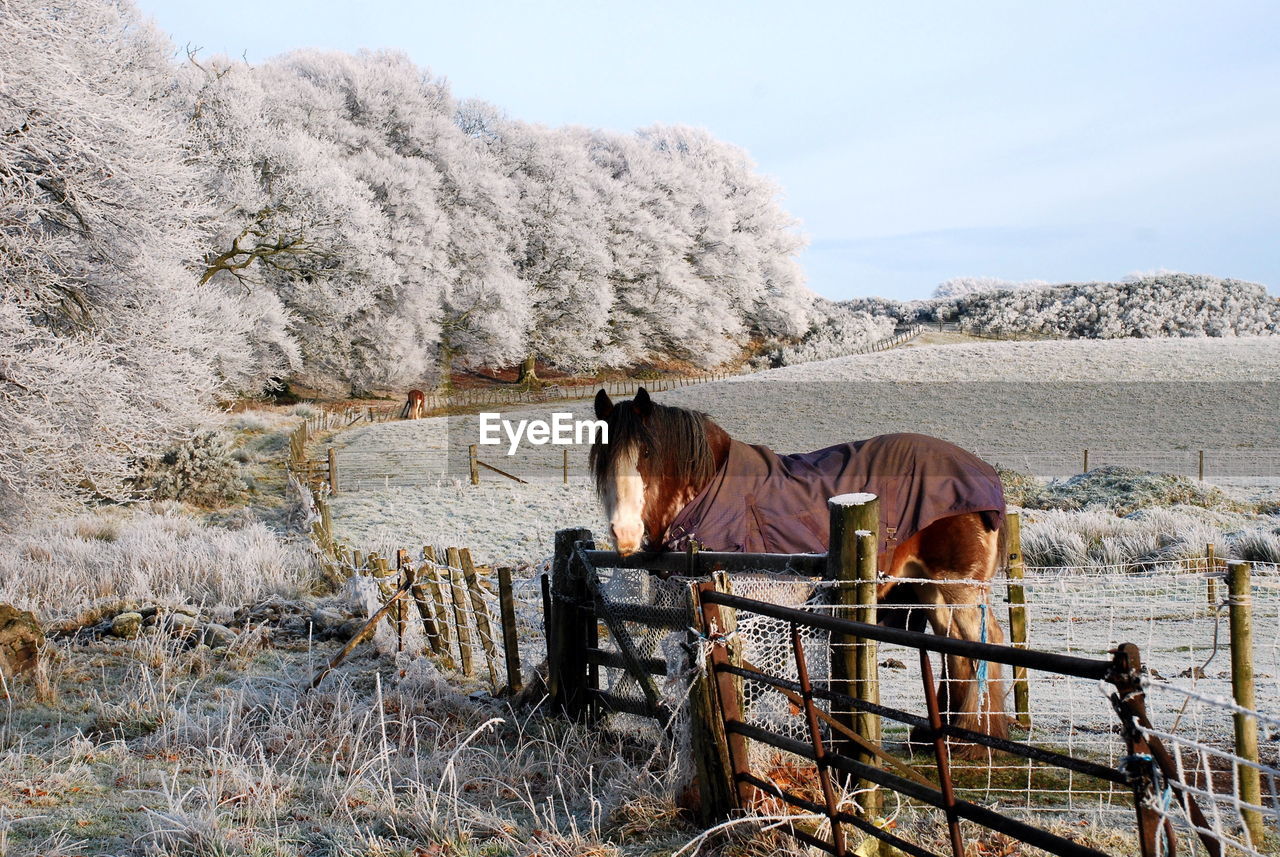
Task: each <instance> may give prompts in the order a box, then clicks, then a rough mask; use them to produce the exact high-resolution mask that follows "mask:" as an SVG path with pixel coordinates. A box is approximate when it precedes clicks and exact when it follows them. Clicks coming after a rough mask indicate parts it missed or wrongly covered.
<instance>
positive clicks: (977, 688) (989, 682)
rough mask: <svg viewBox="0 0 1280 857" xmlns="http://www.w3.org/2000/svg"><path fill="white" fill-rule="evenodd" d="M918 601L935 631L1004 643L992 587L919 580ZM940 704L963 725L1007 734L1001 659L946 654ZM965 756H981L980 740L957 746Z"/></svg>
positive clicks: (948, 716)
mask: <svg viewBox="0 0 1280 857" xmlns="http://www.w3.org/2000/svg"><path fill="white" fill-rule="evenodd" d="M917 592H918V594H919V597H920V601H921V602H922V603H923V604H925V605H926V606H927V608H928V615H929V623H930V624H931V625H932V626H933V632H934V633H935V634H940V635H943V636H947V637H952V638H954V639H957V640H970V641H972V642H984V643H992V644H995V645H1000V644H1002V643H1003V642H1004V632H1003V631H1002V630H1001V628H1000V623H999V622H997V621H996V619H995V616H994V615H993V613H992V610H991V602H990V598H989V591H988V588H987V587H985V586H980V585H973V584H965V583H921V584H918V586H917ZM938 705H939V707H940V708H941V709H942V711H943V715H944V717H945V718H946V719H947V721H948V722H949V723H951V724H953V725H955V726H959V727H960V728H962V729H969V730H971V731H974V732H983V733H985V734H987V735H992V736H994V737H997V738H1005V737H1008V734H1009V718H1008V717H1007V716H1006V715H1005V713H1004V687H1003V684H1002V682H1001V681H1000V664H997V663H994V662H991V661H979V660H976V659H973V658H966V657H960V656H958V655H947V656H946V657H945V658H944V661H943V666H942V678H941V680H940V682H939V686H938ZM955 752H956V753H957V754H958V755H961V756H965V757H974V756H983V755H985V754H986V753H987V752H988V751H987V749H986V748H984V747H981V746H978V745H972V744H970V745H967V746H965V747H963V748H960V747H958V748H957V749H956V751H955Z"/></svg>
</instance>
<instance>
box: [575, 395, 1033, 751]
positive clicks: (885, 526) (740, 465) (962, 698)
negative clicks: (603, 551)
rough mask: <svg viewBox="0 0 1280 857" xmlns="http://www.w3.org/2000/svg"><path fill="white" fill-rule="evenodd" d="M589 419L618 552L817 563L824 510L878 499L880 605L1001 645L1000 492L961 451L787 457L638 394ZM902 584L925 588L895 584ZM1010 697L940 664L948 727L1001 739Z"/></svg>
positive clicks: (877, 447)
mask: <svg viewBox="0 0 1280 857" xmlns="http://www.w3.org/2000/svg"><path fill="white" fill-rule="evenodd" d="M595 411H596V416H597V418H599V419H601V420H604V421H606V422H607V423H608V426H609V432H608V435H607V437H608V441H609V442H608V443H607V444H605V443H599V442H597V443H596V444H595V445H593V446H592V448H591V457H590V462H591V469H592V473H593V475H594V477H595V483H596V490H597V492H598V493H599V495H600V498H601V500H602V502H603V505H604V507H605V513H606V514H607V515H608V517H609V525H610V529H611V531H612V535H613V541H614V544H615V546H616V547H617V549H618V552H619V553H622V554H624V555H625V554H630V553H634V552H636V551H639V550H664V549H667V550H669V549H678V548H680V547H682V546H683V545H684V544H686V543H687V541H688V540H689V539H690V538H692V539H693V540H695V541H697V542H698V544H699V545H700V546H701V547H703V548H705V549H707V550H737V551H744V550H745V551H751V552H761V551H767V552H780V553H822V552H825V551H826V549H827V542H828V512H827V508H826V501H827V499H828V498H829V497H831V496H833V495H835V494H842V493H849V492H860V491H870V492H872V493H876V494H879V495H881V531H882V535H884V540H883V541H882V543H881V563H880V569H881V581H882V582H881V583H880V585H879V587H878V589H877V592H878V597H879V600H880V601H881V602H882V603H897V604H918V605H919V608H918V609H917V610H913V611H907V613H906V616H908V617H913V618H910V619H908V620H907V621H911V623H912V624H913V625H914V626H916V627H917V628H923V624H924V621H925V620H924V619H920V621H916V619H917V618H919V614H920V613H923V614H924V615H925V616H926V617H927V622H928V623H929V624H930V625H932V626H933V630H934V633H937V634H943V635H947V636H951V637H955V638H959V639H964V640H974V641H984V642H989V643H996V644H999V643H1001V642H1003V635H1002V633H1001V630H1000V625H999V623H998V622H997V621H995V618H994V615H993V613H992V610H991V602H990V592H989V590H990V587H989V585H987V582H988V581H990V580H991V579H992V577H993V576H994V575H995V573H996V570H997V568H998V565H999V562H998V561H999V554H1000V539H999V525H1000V521H1001V519H1002V517H1003V514H1004V494H1003V490H1002V488H1001V486H1000V481H999V477H998V476H997V475H996V472H995V470H994V469H993V468H991V467H990V465H987V464H986V463H985V462H982V461H980V460H979V459H977V458H975V457H974V456H972V455H970V454H969V453H967V452H965V451H964V450H962V449H960V448H959V447H955V446H952V445H951V444H948V443H946V442H945V441H941V440H938V439H936V438H928V437H925V436H924V435H882V436H880V437H877V438H871V439H869V440H867V441H858V442H855V443H853V444H848V445H845V446H837V447H830V448H828V449H825V450H819V451H817V452H815V453H809V454H806V455H794V456H779V455H777V454H775V453H773V452H772V451H770V450H768V449H767V448H765V447H753V446H748V445H747V444H744V443H741V442H740V441H736V440H733V439H732V438H731V437H729V435H728V433H726V432H725V431H724V429H722V428H720V426H718V425H716V424H715V423H714V422H713V421H712V420H711V419H710V418H709V417H708V416H707V415H706V414H703V413H700V412H698V411H691V410H686V409H684V408H675V407H667V406H663V405H658V404H656V403H654V402H653V401H652V400H651V399H650V397H649V394H648V393H647V392H646V391H645V389H644V388H643V387H642V388H641V389H640V390H639V391H638V392H637V393H636V397H635V398H634V399H633V400H630V401H623V402H618V403H617V404H614V403H613V402H612V401H611V400H610V399H609V396H608V394H607V393H606V392H605V391H604V390H601V391H600V392H599V393H598V394H597V395H596V400H595ZM837 464H839V465H841V470H842V472H843V475H841V476H839V477H834V476H833V475H832V474H833V473H834V468H835V465H837ZM921 473H923V474H925V475H924V476H923V477H920V474H921ZM957 474H959V475H957ZM913 479H914V481H913ZM876 489H880V490H876ZM957 509H959V510H962V511H960V512H959V513H956V512H955V510H957ZM904 510H905V511H904ZM931 510H932V511H931ZM938 510H943V512H942V513H941V514H936V513H937V512H938ZM913 524H914V525H913ZM886 533H887V535H885V534H886ZM903 578H907V579H915V580H916V581H919V582H911V583H903V584H901V585H898V581H899V580H901V579H903ZM924 581H928V582H924ZM935 581H936V582H935ZM904 590H905V591H904ZM883 613H889V614H891V615H896V616H898V617H899V619H900V620H901V619H902V617H903V616H904V613H903V612H902V611H883V612H882V615H883ZM890 621H892V619H891V620H890ZM1003 697H1004V693H1003V690H1002V685H1001V682H1000V673H999V665H998V664H995V663H990V664H982V663H977V662H975V661H973V660H972V659H969V658H962V657H954V656H948V657H947V658H946V662H945V664H944V668H943V676H942V680H941V682H940V685H939V702H940V704H941V705H942V707H943V709H944V710H947V711H949V712H950V714H949V719H950V721H951V722H952V723H954V724H955V725H957V726H960V727H963V728H965V729H971V730H974V731H979V732H984V733H986V734H989V735H994V736H997V737H1005V736H1006V735H1007V734H1008V718H1007V717H1006V715H1005V714H1004V710H1003ZM962 752H971V753H972V754H973V755H981V754H982V753H984V752H985V750H984V749H983V748H980V747H972V748H968V750H962Z"/></svg>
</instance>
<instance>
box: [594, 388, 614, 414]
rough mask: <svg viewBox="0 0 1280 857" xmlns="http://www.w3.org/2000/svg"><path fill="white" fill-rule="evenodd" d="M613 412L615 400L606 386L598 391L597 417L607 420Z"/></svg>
mask: <svg viewBox="0 0 1280 857" xmlns="http://www.w3.org/2000/svg"><path fill="white" fill-rule="evenodd" d="M611 413H613V401H612V400H611V399H610V398H609V394H608V393H606V392H605V391H604V388H601V389H600V392H598V393H596V419H598V420H607V419H609V414H611Z"/></svg>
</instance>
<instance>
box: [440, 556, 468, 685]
mask: <svg viewBox="0 0 1280 857" xmlns="http://www.w3.org/2000/svg"><path fill="white" fill-rule="evenodd" d="M445 565H446V566H447V568H446V569H445V573H446V574H448V575H449V580H448V583H449V595H450V598H451V599H452V601H453V627H454V629H455V630H456V631H457V632H458V657H459V658H460V659H461V661H462V674H463V675H475V666H474V665H473V663H472V660H471V628H470V623H468V622H467V594H466V592H465V591H463V588H462V570H461V565H462V560H461V559H459V558H458V549H457V548H448V549H446V550H445Z"/></svg>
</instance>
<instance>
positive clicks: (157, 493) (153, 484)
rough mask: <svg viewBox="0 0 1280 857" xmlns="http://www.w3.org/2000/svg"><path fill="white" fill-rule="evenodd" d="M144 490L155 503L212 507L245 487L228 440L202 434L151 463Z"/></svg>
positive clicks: (220, 434)
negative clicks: (167, 501)
mask: <svg viewBox="0 0 1280 857" xmlns="http://www.w3.org/2000/svg"><path fill="white" fill-rule="evenodd" d="M146 487H147V488H148V489H149V492H150V494H151V496H152V497H153V498H155V499H157V500H182V501H184V502H187V503H197V504H213V503H218V502H220V501H224V500H228V499H230V498H232V497H235V496H236V495H237V494H239V493H241V492H242V491H245V490H246V488H247V487H248V486H247V485H246V484H245V481H244V479H243V478H242V475H241V467H240V462H239V460H238V458H237V456H236V451H235V448H234V446H233V444H232V442H231V439H230V438H228V437H227V436H226V435H223V434H222V433H220V432H216V431H205V432H200V433H199V434H197V435H195V436H193V437H191V438H188V439H187V440H185V441H183V442H182V443H180V444H178V445H177V446H175V447H174V448H172V449H170V450H168V451H167V452H165V453H164V454H163V455H161V456H160V457H159V458H158V459H156V460H155V461H154V462H152V464H151V466H150V467H149V468H148V472H147V477H146Z"/></svg>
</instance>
